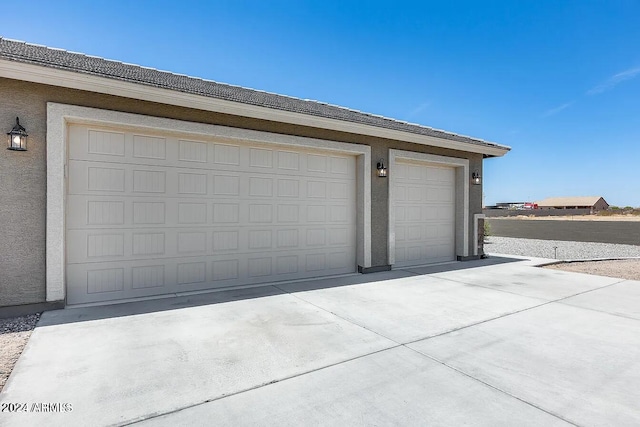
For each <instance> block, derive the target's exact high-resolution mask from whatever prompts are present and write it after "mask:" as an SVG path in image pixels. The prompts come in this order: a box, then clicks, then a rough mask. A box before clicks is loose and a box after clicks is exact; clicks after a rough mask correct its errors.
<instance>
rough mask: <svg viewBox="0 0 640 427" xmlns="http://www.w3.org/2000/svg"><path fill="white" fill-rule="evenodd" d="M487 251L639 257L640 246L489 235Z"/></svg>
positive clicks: (576, 257) (563, 256) (555, 256)
mask: <svg viewBox="0 0 640 427" xmlns="http://www.w3.org/2000/svg"><path fill="white" fill-rule="evenodd" d="M484 251H485V252H486V253H497V254H511V255H521V256H530V257H537V258H551V259H559V260H580V259H599V258H633V257H640V246H635V245H618V244H613V243H592V242H567V241H561V240H537V239H519V238H514V237H498V236H490V237H488V238H487V242H486V243H485V246H484Z"/></svg>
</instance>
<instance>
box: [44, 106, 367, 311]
mask: <svg viewBox="0 0 640 427" xmlns="http://www.w3.org/2000/svg"><path fill="white" fill-rule="evenodd" d="M69 123H77V124H85V125H98V126H118V127H129V128H134V129H142V130H144V129H147V130H153V131H161V132H165V133H172V134H177V135H182V136H188V135H191V136H192V137H195V138H201V139H206V140H217V141H230V142H236V143H237V142H245V143H246V142H255V143H261V144H278V145H282V146H289V147H292V148H294V147H295V148H308V149H314V150H326V151H334V152H340V153H345V154H351V155H354V156H356V157H357V158H361V159H362V160H363V161H358V162H357V164H359V165H362V167H359V168H358V170H357V172H356V173H357V174H358V178H359V179H360V182H362V183H363V184H362V186H361V188H360V189H359V190H358V194H357V197H358V198H359V202H358V206H362V208H361V209H360V210H359V212H358V221H357V227H358V232H359V233H358V235H360V236H362V237H361V241H359V242H357V247H358V248H361V249H360V250H361V252H362V253H358V254H357V261H358V263H359V265H362V266H363V267H371V147H369V146H368V145H360V144H350V143H346V142H335V141H325V140H322V139H314V138H306V137H300V136H293V135H280V134H275V133H269V132H262V131H254V130H249V129H239V128H231V127H226V126H218V125H209V124H203V123H196V122H186V121H181V120H174V119H165V118H159V117H152V116H144V115H139V114H132V113H123V112H119V111H110V110H101V109H97V108H88V107H79V106H76V105H67V104H58V103H54V102H48V103H47V230H46V261H47V267H46V272H47V279H46V298H47V301H60V300H64V299H65V291H66V289H65V264H66V260H65V253H66V241H65V218H66V213H65V208H66V188H67V187H66V175H67V148H68V147H67V125H68V124H69ZM360 156H362V157H360Z"/></svg>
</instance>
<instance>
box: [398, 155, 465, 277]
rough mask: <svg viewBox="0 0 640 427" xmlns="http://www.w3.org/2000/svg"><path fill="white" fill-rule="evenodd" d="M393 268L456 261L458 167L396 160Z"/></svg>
mask: <svg viewBox="0 0 640 427" xmlns="http://www.w3.org/2000/svg"><path fill="white" fill-rule="evenodd" d="M393 173H394V174H395V176H394V180H393V188H392V189H391V191H392V192H393V199H394V205H393V206H392V207H391V209H395V224H394V226H395V248H396V254H395V259H396V262H395V264H394V267H409V266H416V265H424V264H433V263H438V262H447V261H453V260H455V168H453V167H443V166H433V165H426V164H421V163H413V162H409V161H400V160H397V162H396V166H395V168H394V172H393Z"/></svg>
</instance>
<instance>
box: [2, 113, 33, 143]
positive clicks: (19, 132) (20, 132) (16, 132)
mask: <svg viewBox="0 0 640 427" xmlns="http://www.w3.org/2000/svg"><path fill="white" fill-rule="evenodd" d="M7 135H9V146H8V147H7V150H16V151H27V136H29V135H27V132H26V129H25V128H23V127H22V126H20V119H19V118H18V117H16V125H15V126H14V127H13V129H11V132H9V133H8V134H7Z"/></svg>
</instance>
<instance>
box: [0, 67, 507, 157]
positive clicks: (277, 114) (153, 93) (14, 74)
mask: <svg viewBox="0 0 640 427" xmlns="http://www.w3.org/2000/svg"><path fill="white" fill-rule="evenodd" d="M0 77H4V78H9V79H14V80H22V81H28V82H32V83H41V84H46V85H51V86H58V87H65V88H69V89H79V90H85V91H89V92H96V93H103V94H108V95H114V96H122V97H126V98H132V99H139V100H144V101H151V102H157V103H162V104H169V105H176V106H181V107H187V108H196V109H200V110H205V111H212V112H218V113H224V114H231V115H237V116H243V117H251V118H256V119H263V120H270V121H276V122H282V123H289V124H295V125H303V126H310V127H316V128H322V129H331V130H336V131H341V132H348V133H355V134H360V135H366V136H373V137H382V138H388V139H395V140H400V141H406V142H412V143H416V144H421V145H431V146H436V147H442V148H448V149H453V150H460V151H467V152H473V153H479V154H483V156H484V157H500V156H503V155H505V154H506V153H507V152H509V150H510V149H511V148H510V147H507V146H503V145H498V144H491V143H469V142H462V141H454V140H450V139H445V138H438V137H434V136H427V135H420V134H416V133H411V132H405V131H400V130H395V129H387V128H382V127H378V126H372V125H368V124H361V123H355V122H349V121H343V120H338V119H333V118H327V117H321V116H314V115H310V114H304V113H298V112H290V111H285V110H279V109H275V108H268V107H263V106H257V105H251V104H245V103H241V102H235V101H228V100H223V99H219V98H214V97H209V96H203V95H197V94H191V93H185V92H180V91H176V90H171V89H166V88H159V87H155V86H151V85H148V84H144V83H138V82H131V81H125V80H119V79H117V78H110V77H103V76H97V75H92V74H87V73H81V72H77V71H70V70H64V69H59V68H53V67H51V66H45V65H36V64H30V63H24V62H19V61H16V60H7V59H0Z"/></svg>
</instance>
